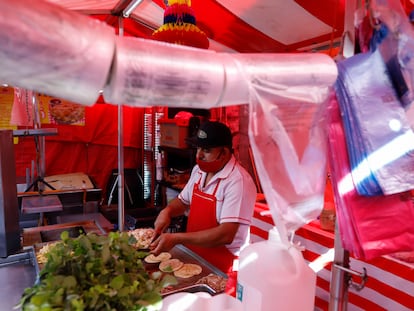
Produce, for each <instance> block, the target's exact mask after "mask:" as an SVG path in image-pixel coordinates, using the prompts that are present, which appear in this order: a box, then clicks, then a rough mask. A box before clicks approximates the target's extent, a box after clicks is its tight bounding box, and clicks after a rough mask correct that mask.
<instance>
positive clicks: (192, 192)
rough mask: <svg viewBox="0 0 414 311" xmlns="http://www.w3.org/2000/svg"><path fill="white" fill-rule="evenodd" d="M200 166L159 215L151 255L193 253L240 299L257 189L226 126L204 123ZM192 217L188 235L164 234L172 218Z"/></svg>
mask: <svg viewBox="0 0 414 311" xmlns="http://www.w3.org/2000/svg"><path fill="white" fill-rule="evenodd" d="M194 144H195V146H196V147H197V154H196V162H197V165H196V166H195V167H194V168H193V170H192V172H191V176H190V179H189V181H188V183H187V184H186V186H185V187H184V189H183V190H182V192H181V193H180V194H179V195H178V197H177V198H175V199H173V200H171V201H170V203H169V204H168V205H167V206H166V207H165V208H164V209H163V210H162V211H161V212H160V214H159V216H158V217H157V219H156V221H155V224H154V227H155V232H156V234H159V237H158V238H157V239H156V240H155V241H154V242H153V243H152V244H151V246H150V248H151V252H152V253H154V254H159V253H161V252H163V251H168V250H170V249H171V248H172V247H174V245H176V244H184V245H185V246H187V247H188V248H189V249H191V250H192V251H194V252H195V253H197V254H198V255H200V256H201V257H203V258H204V259H206V260H207V261H209V262H210V263H212V264H213V265H214V266H216V267H217V268H219V269H220V270H222V271H223V272H225V273H227V274H228V276H229V280H228V282H227V285H228V286H227V289H226V292H227V293H229V294H231V295H235V285H236V276H237V274H236V273H237V272H236V271H237V269H236V268H237V267H236V266H234V262H235V260H236V259H237V258H238V255H239V253H240V250H241V249H242V248H243V247H244V246H246V245H247V244H248V243H249V239H250V233H249V226H250V222H251V219H252V216H253V210H254V204H255V201H256V192H257V191H256V185H255V184H254V182H253V180H252V178H251V176H250V175H249V173H248V172H247V171H246V170H245V169H244V168H243V167H242V166H241V165H240V164H239V163H238V162H237V161H236V158H235V157H234V155H233V148H232V135H231V132H230V129H229V128H228V127H227V126H226V125H225V124H223V123H220V122H212V121H207V122H205V123H203V124H202V125H201V126H200V128H199V130H198V132H197V136H196V138H195V141H194ZM184 214H187V215H188V222H187V231H186V232H179V233H164V232H165V230H166V229H167V228H168V226H169V224H170V222H171V218H173V217H177V216H180V215H184Z"/></svg>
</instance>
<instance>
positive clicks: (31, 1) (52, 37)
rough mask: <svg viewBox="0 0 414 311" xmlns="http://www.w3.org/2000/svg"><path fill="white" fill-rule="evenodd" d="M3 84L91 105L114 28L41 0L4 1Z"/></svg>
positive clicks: (0, 11) (0, 20) (108, 59)
mask: <svg viewBox="0 0 414 311" xmlns="http://www.w3.org/2000/svg"><path fill="white" fill-rule="evenodd" d="M0 28H1V32H0V68H1V70H0V82H2V83H8V84H10V85H13V86H15V87H21V88H25V89H29V90H35V91H37V92H41V93H45V94H48V95H51V96H57V97H61V98H64V99H67V100H70V101H73V102H76V103H80V104H84V105H92V104H94V103H95V102H96V100H97V99H98V97H99V92H100V90H102V89H103V87H104V85H105V82H106V79H107V77H108V74H109V70H110V67H111V63H112V59H113V56H114V51H115V33H114V30H113V28H112V27H110V26H108V25H106V24H105V23H103V22H100V21H98V20H94V19H91V18H90V17H88V16H85V15H81V14H79V13H76V12H73V11H69V10H65V9H64V8H62V7H59V6H56V5H53V4H50V3H47V2H44V1H39V0H13V1H9V0H0Z"/></svg>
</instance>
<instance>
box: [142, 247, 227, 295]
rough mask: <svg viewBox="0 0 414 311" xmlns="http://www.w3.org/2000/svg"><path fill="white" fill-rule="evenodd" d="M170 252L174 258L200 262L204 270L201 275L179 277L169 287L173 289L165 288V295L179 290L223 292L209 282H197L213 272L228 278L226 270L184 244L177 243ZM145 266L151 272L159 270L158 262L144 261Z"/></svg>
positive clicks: (212, 293)
mask: <svg viewBox="0 0 414 311" xmlns="http://www.w3.org/2000/svg"><path fill="white" fill-rule="evenodd" d="M170 253H171V256H172V258H177V259H179V260H181V261H182V262H184V263H195V264H198V265H200V266H201V268H202V269H203V270H202V272H201V273H200V274H199V275H195V276H193V277H190V278H187V279H182V278H178V277H177V278H176V279H177V282H178V284H177V285H174V286H171V287H169V288H171V289H169V288H168V289H165V290H164V291H163V293H162V295H163V296H167V295H170V294H172V293H177V292H191V293H195V292H208V293H209V294H211V295H216V294H219V293H221V292H217V291H216V290H214V289H213V288H211V287H210V286H208V285H207V284H196V283H197V281H198V280H199V279H201V278H202V277H204V276H207V275H209V274H211V273H213V274H216V275H219V276H221V277H223V278H225V279H227V275H226V274H225V273H224V272H222V271H221V270H219V269H218V268H216V267H215V266H213V265H212V264H210V263H209V262H208V261H206V260H205V259H204V258H202V257H200V256H199V255H197V254H196V253H194V252H193V251H191V250H190V249H188V248H186V247H185V246H183V245H176V246H175V247H173V248H172V249H171V250H170ZM144 266H145V269H146V270H147V271H148V272H150V273H151V272H155V271H159V269H158V266H159V264H158V263H150V264H149V263H144Z"/></svg>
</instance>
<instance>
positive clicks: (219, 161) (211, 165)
mask: <svg viewBox="0 0 414 311" xmlns="http://www.w3.org/2000/svg"><path fill="white" fill-rule="evenodd" d="M222 154H223V149H222V150H221V151H220V153H219V154H218V156H217V158H216V159H215V160H213V161H204V160H201V159H199V157H197V159H196V162H197V164H198V166H199V167H200V169H201V170H202V171H203V172H206V173H216V172H218V171H219V170H220V169H221V168H222V167H223V164H224V163H223V158H222V157H221V155H222Z"/></svg>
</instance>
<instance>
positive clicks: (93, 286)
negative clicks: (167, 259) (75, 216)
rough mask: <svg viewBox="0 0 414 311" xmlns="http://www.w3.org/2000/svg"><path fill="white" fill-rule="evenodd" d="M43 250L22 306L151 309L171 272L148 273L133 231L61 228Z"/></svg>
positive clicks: (79, 310) (59, 310) (26, 310)
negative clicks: (54, 240) (79, 232)
mask: <svg viewBox="0 0 414 311" xmlns="http://www.w3.org/2000/svg"><path fill="white" fill-rule="evenodd" d="M61 239H62V241H61V242H58V243H56V244H55V245H53V246H52V247H51V249H50V251H49V252H48V253H47V263H46V264H45V266H44V268H43V269H42V270H41V271H40V274H39V281H38V282H37V283H36V284H35V285H34V286H32V287H30V288H26V289H25V291H24V293H23V295H22V298H21V300H20V304H19V305H18V306H16V307H21V308H22V310H23V311H66V310H68V311H92V310H94V311H156V310H160V309H161V306H162V298H161V294H160V292H161V289H162V288H163V287H165V286H168V285H170V284H173V283H174V282H175V279H174V278H171V276H168V275H167V276H165V277H163V278H161V275H162V274H161V273H153V274H151V275H150V274H148V273H147V272H146V270H145V269H144V265H143V262H142V259H143V258H144V257H145V256H146V255H148V253H147V252H139V251H137V250H136V249H135V248H134V247H133V246H132V245H134V244H135V243H136V240H135V238H134V237H133V236H130V235H129V234H127V233H125V232H110V233H109V234H108V235H107V236H103V235H97V234H93V233H88V234H86V235H85V234H83V235H80V236H79V237H77V238H70V237H69V234H68V232H63V233H62V234H61Z"/></svg>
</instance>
